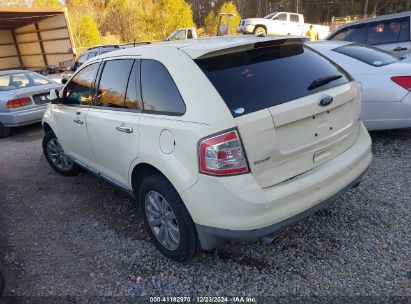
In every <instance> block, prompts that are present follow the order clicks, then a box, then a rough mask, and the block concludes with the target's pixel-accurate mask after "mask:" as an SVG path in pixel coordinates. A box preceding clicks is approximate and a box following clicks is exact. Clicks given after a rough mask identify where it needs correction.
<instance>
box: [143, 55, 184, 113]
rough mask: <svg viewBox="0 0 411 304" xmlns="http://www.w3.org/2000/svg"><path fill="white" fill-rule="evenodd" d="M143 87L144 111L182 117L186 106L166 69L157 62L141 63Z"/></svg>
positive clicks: (146, 61) (145, 61)
mask: <svg viewBox="0 0 411 304" xmlns="http://www.w3.org/2000/svg"><path fill="white" fill-rule="evenodd" d="M141 87H142V95H143V102H144V110H145V111H148V112H159V114H169V115H182V114H184V113H185V111H186V106H185V104H184V101H183V99H182V98H181V95H180V92H179V91H178V89H177V87H176V84H175V83H174V81H173V78H171V75H170V73H169V72H168V71H167V69H166V67H165V66H164V65H163V64H162V63H160V62H158V61H155V60H142V61H141Z"/></svg>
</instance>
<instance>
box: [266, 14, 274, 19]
mask: <svg viewBox="0 0 411 304" xmlns="http://www.w3.org/2000/svg"><path fill="white" fill-rule="evenodd" d="M275 14H277V13H271V14H268V15H267V16H265V17H264V19H271V18H273V17H274V15H275Z"/></svg>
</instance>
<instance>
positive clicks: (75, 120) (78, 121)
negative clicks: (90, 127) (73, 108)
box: [74, 118, 84, 125]
mask: <svg viewBox="0 0 411 304" xmlns="http://www.w3.org/2000/svg"><path fill="white" fill-rule="evenodd" d="M74 122H75V123H78V124H79V125H82V124H84V121H83V120H81V119H78V118H76V119H74Z"/></svg>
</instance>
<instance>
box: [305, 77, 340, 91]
mask: <svg viewBox="0 0 411 304" xmlns="http://www.w3.org/2000/svg"><path fill="white" fill-rule="evenodd" d="M341 77H342V76H341V75H329V76H325V77H323V78H318V79H316V80H314V81H313V82H311V84H310V86H309V87H308V90H309V91H311V90H314V89H316V88H318V87H321V86H323V85H325V84H327V83H330V82H331V81H334V80H337V79H340V78H341Z"/></svg>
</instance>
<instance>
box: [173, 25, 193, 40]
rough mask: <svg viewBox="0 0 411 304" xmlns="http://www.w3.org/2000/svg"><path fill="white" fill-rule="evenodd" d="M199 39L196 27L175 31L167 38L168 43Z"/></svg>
mask: <svg viewBox="0 0 411 304" xmlns="http://www.w3.org/2000/svg"><path fill="white" fill-rule="evenodd" d="M186 39H197V31H196V29H195V28H194V27H187V28H181V29H178V30H176V31H174V32H173V33H172V34H171V35H170V36H168V37H167V38H166V41H175V40H186Z"/></svg>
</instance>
